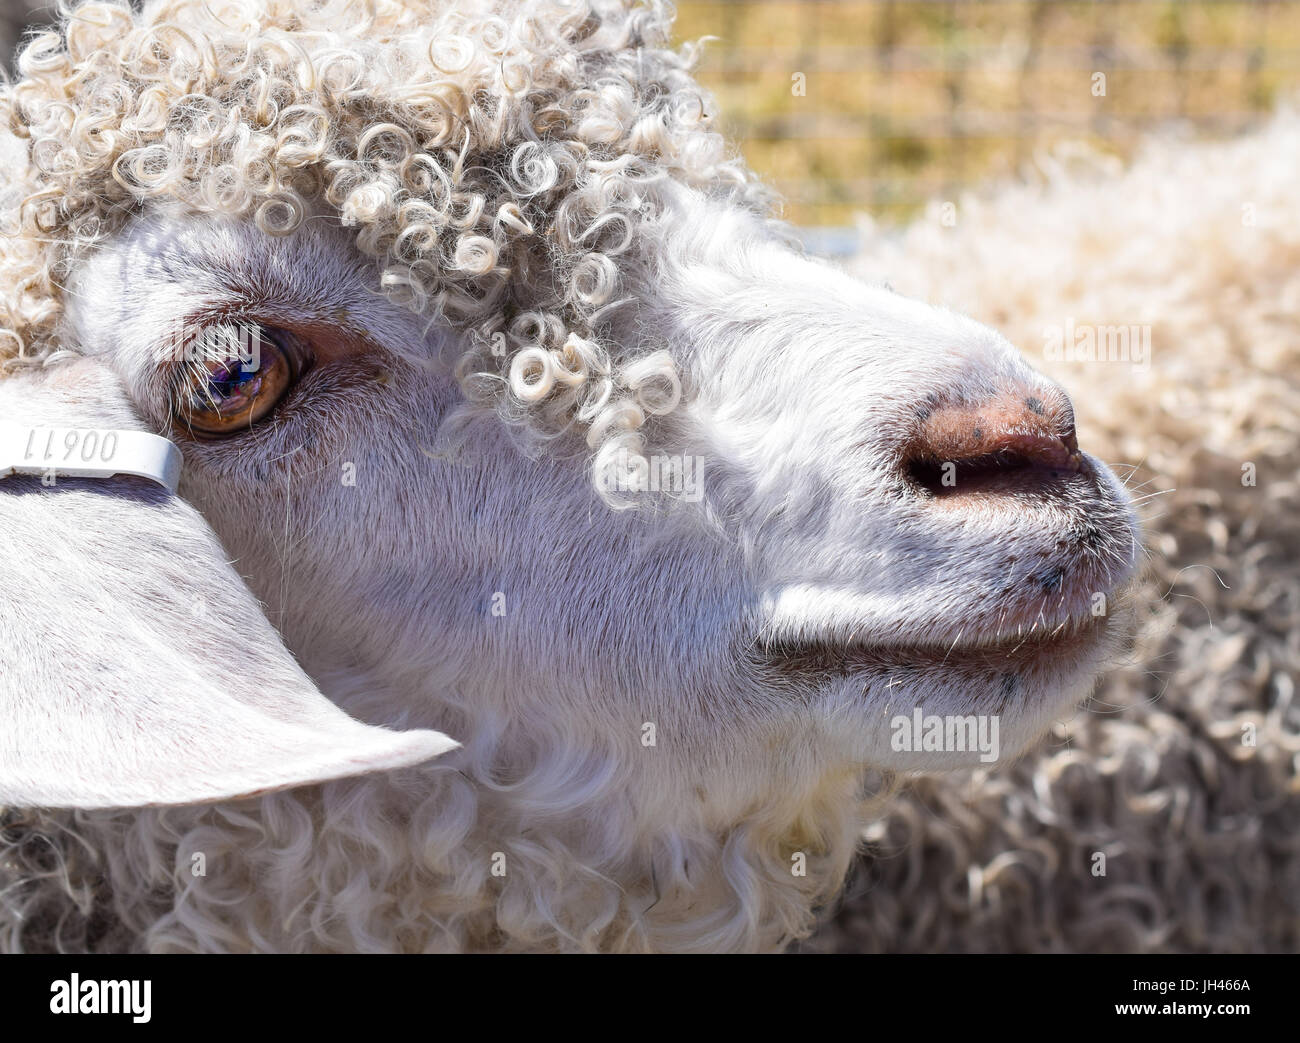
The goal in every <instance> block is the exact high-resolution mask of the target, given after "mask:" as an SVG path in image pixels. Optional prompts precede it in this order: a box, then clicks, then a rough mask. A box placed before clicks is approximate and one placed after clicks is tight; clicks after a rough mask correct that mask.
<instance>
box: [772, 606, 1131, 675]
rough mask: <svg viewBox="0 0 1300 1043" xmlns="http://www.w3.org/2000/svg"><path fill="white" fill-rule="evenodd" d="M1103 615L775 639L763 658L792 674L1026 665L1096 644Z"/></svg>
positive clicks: (1103, 628)
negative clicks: (966, 628)
mask: <svg viewBox="0 0 1300 1043" xmlns="http://www.w3.org/2000/svg"><path fill="white" fill-rule="evenodd" d="M1107 625H1108V624H1107V620H1106V619H1105V617H1097V618H1089V619H1087V620H1083V621H1067V622H1065V623H1061V624H1059V625H1057V626H1056V627H1049V628H1044V629H1041V630H1039V629H1030V630H1028V631H1027V632H1020V633H1016V632H1012V633H1007V634H1003V635H999V636H998V637H996V638H994V639H992V640H982V641H971V642H966V643H963V642H962V641H961V639H960V637H958V638H957V639H956V640H954V641H950V642H948V643H942V642H933V643H918V644H915V645H897V644H885V643H874V642H871V643H859V642H837V641H831V640H819V639H815V638H813V639H801V640H798V641H788V642H781V641H777V642H772V643H770V644H768V645H766V646H764V647H762V649H761V652H762V657H763V662H764V663H765V665H767V666H768V667H769V668H773V669H776V670H779V671H781V672H782V673H788V674H841V675H847V674H856V673H863V672H870V671H873V670H880V669H882V668H891V667H892V668H897V667H907V666H913V667H940V666H949V667H957V666H959V665H966V666H982V667H988V668H1007V667H1023V666H1026V665H1030V664H1032V663H1034V662H1037V661H1039V660H1044V659H1047V658H1050V657H1068V656H1071V655H1075V654H1077V653H1079V652H1081V651H1085V650H1087V649H1088V648H1091V647H1092V646H1094V645H1095V644H1096V642H1097V641H1098V640H1099V639H1100V637H1101V635H1102V634H1103V633H1104V632H1105V630H1106V628H1107Z"/></svg>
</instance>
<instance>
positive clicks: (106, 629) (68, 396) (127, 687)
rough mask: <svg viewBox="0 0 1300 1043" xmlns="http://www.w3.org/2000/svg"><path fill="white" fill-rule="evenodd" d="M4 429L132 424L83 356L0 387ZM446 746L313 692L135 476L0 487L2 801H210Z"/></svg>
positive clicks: (203, 526)
mask: <svg viewBox="0 0 1300 1043" xmlns="http://www.w3.org/2000/svg"><path fill="white" fill-rule="evenodd" d="M0 417H3V418H4V419H5V420H7V421H11V422H16V423H21V424H31V425H41V426H56V425H58V426H65V427H83V428H84V427H98V428H115V429H120V430H143V429H144V427H143V425H142V424H141V422H140V421H139V419H138V418H137V417H135V416H134V414H133V413H132V411H131V409H130V408H129V406H127V405H126V398H125V393H124V392H123V391H122V390H121V388H120V385H118V383H117V381H116V379H115V378H112V377H111V376H110V375H109V374H108V373H107V372H106V371H105V370H104V368H103V367H102V366H100V365H99V364H98V363H95V362H89V361H82V362H77V363H75V364H70V365H64V366H55V367H51V368H50V369H48V370H45V371H44V372H43V373H40V374H35V375H27V374H19V375H14V376H10V377H5V378H4V379H0ZM456 745H457V743H455V742H454V741H453V740H451V739H449V738H448V737H447V736H445V735H442V734H440V733H438V732H433V731H407V732H394V731H389V730H386V729H383V728H375V727H371V726H369V725H365V724H362V723H360V722H359V721H356V720H354V719H353V718H351V717H349V716H348V715H347V714H345V713H344V712H343V711H342V710H340V709H338V708H337V707H336V706H335V705H334V704H333V703H331V702H330V701H329V700H328V699H326V698H325V697H324V696H323V695H321V693H320V692H319V691H318V690H317V689H316V687H315V685H314V684H313V683H312V681H311V680H310V678H308V677H307V675H306V674H304V673H303V672H302V670H301V669H300V668H299V667H298V665H297V663H296V662H295V661H294V659H293V657H292V656H291V655H290V654H289V652H288V651H287V650H286V649H285V647H284V645H283V643H282V642H281V640H280V637H279V635H278V634H277V633H276V631H275V629H274V628H273V627H272V626H271V624H270V623H269V622H268V620H267V619H266V617H265V616H264V614H263V613H262V610H261V608H260V606H259V605H258V603H257V601H256V599H254V597H253V595H252V594H251V592H250V591H249V590H248V588H247V586H246V585H245V584H244V582H243V580H242V579H241V578H240V577H239V575H238V573H236V572H235V570H234V569H233V568H232V567H231V566H230V564H229V563H228V562H227V559H226V556H225V554H224V552H223V550H222V548H221V544H220V543H219V542H218V540H217V538H216V536H215V535H214V534H213V532H212V531H211V529H210V528H209V527H208V525H207V523H206V522H205V521H204V520H203V518H202V516H201V515H200V514H199V513H198V512H197V511H196V510H194V508H192V507H191V506H190V505H189V504H187V503H186V502H184V501H183V500H181V499H179V498H178V497H175V496H173V495H170V494H169V493H167V492H166V491H165V490H164V489H162V488H160V487H159V486H157V485H154V484H152V483H150V482H149V481H147V480H145V479H141V478H113V479H111V480H98V479H86V478H62V477H60V478H57V479H56V484H54V485H53V486H48V487H47V486H45V485H43V484H42V481H41V479H40V478H36V477H19V476H13V477H9V478H5V479H3V480H0V805H5V804H8V805H14V806H45V807H135V806H141V805H149V804H189V803H197V802H201V801H211V800H221V799H226V798H233V797H239V796H247V795H251V794H254V793H259V792H265V791H267V790H273V789H283V788H287V787H290V786H299V785H304V784H306V783H311V782H320V781H323V780H325V779H331V778H337V777H341V776H346V775H357V774H361V773H363V772H373V771H383V770H385V769H389V768H399V767H405V766H407V765H411V764H416V763H418V762H420V761H423V760H427V759H429V758H430V757H435V756H437V755H438V754H440V753H444V752H446V751H447V750H449V749H452V748H453V747H455V746H456Z"/></svg>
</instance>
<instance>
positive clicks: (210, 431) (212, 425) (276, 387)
mask: <svg viewBox="0 0 1300 1043" xmlns="http://www.w3.org/2000/svg"><path fill="white" fill-rule="evenodd" d="M221 332H222V333H225V331H221ZM228 339H229V341H230V343H229V344H220V345H218V348H219V350H217V351H215V352H211V353H210V354H209V355H208V356H207V358H206V360H205V361H204V362H202V363H201V365H200V366H199V367H198V369H197V371H196V370H194V369H191V370H190V372H189V377H188V379H189V381H190V383H189V385H188V388H187V389H186V391H185V394H184V396H183V397H182V398H181V404H180V406H179V409H178V415H179V418H180V419H181V420H183V421H184V422H185V423H186V425H187V426H188V428H189V430H191V431H193V432H198V433H201V434H206V435H225V434H232V433H234V432H235V431H238V430H247V429H248V428H249V427H250V426H251V425H252V424H254V423H256V422H257V421H258V420H260V419H261V418H262V417H264V416H266V415H268V414H269V413H270V412H271V410H272V409H273V408H274V407H275V406H276V404H277V403H278V402H279V401H280V400H281V399H282V398H283V397H284V396H285V395H286V393H287V392H288V391H289V388H290V387H291V386H292V385H293V383H294V382H295V381H296V380H297V378H298V376H299V374H300V373H301V372H302V370H303V368H304V367H305V366H306V365H308V364H309V363H310V353H309V351H308V349H307V346H306V344H305V343H304V342H302V341H301V340H300V339H299V338H296V337H294V336H292V335H291V334H288V333H285V332H284V331H272V330H270V329H268V328H266V327H257V330H256V342H255V343H256V350H253V349H250V352H251V353H250V352H245V351H244V350H243V348H242V347H240V348H239V349H238V350H236V349H235V347H234V344H235V333H233V332H231V333H229V335H228ZM247 339H248V338H245V340H247ZM245 340H241V341H239V342H238V343H239V344H241V345H242V344H243V343H245Z"/></svg>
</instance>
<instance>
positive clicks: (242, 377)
mask: <svg viewBox="0 0 1300 1043" xmlns="http://www.w3.org/2000/svg"><path fill="white" fill-rule="evenodd" d="M255 376H257V370H255V369H252V368H251V367H245V366H244V365H243V363H241V362H239V361H231V362H226V363H224V364H222V365H220V366H218V367H217V368H216V369H214V370H213V371H212V375H211V376H210V377H209V378H208V387H209V389H210V390H211V391H212V392H213V393H214V395H220V396H221V397H226V398H228V397H229V396H231V395H233V394H234V393H235V392H236V391H237V390H238V389H239V387H240V385H242V384H247V383H248V382H249V381H250V380H252V379H253V378H254V377H255Z"/></svg>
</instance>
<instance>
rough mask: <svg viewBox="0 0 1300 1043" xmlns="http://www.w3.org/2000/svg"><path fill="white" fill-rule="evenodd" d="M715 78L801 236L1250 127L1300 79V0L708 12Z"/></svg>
mask: <svg viewBox="0 0 1300 1043" xmlns="http://www.w3.org/2000/svg"><path fill="white" fill-rule="evenodd" d="M678 10H679V20H678V29H679V33H680V36H681V38H682V39H692V38H695V37H698V36H705V35H713V36H717V37H718V38H719V39H718V40H716V41H715V42H713V43H712V44H710V45H709V46H707V47H706V50H705V52H704V53H705V57H704V62H703V66H702V69H701V78H702V79H703V81H704V82H705V83H706V84H708V85H709V86H710V87H711V88H712V89H713V91H714V92H715V95H716V98H717V100H718V103H719V105H720V106H721V110H722V112H721V115H722V118H723V121H724V127H723V129H724V130H725V131H726V132H727V133H728V135H729V136H730V137H731V138H732V139H733V140H736V141H740V142H743V144H744V151H745V155H746V157H747V158H748V160H749V161H750V163H751V164H752V165H753V166H754V167H755V168H756V169H757V170H758V171H759V172H761V173H762V174H763V175H765V177H766V178H767V179H768V180H769V182H770V183H771V184H773V185H774V186H775V187H776V188H777V189H778V190H779V191H780V192H781V194H782V195H783V196H784V197H785V199H786V200H787V216H788V217H789V218H790V219H791V220H792V221H794V222H795V223H796V224H800V225H804V226H812V227H842V226H848V225H851V224H852V223H853V217H854V215H855V213H858V212H861V211H867V212H869V213H871V214H872V215H874V216H875V217H877V218H881V219H886V220H889V219H896V220H905V219H907V218H909V217H912V216H914V215H915V214H916V212H917V211H918V210H919V209H920V208H921V206H922V205H923V204H924V203H925V202H926V201H927V200H929V199H935V198H940V199H943V198H952V197H954V196H955V195H956V194H957V192H958V191H959V190H960V189H961V188H963V187H965V186H969V185H972V184H975V183H978V182H982V181H987V180H988V179H990V178H997V177H1001V176H1004V175H1009V174H1014V173H1015V172H1016V171H1017V170H1018V168H1019V167H1020V166H1021V165H1022V164H1023V163H1024V162H1025V161H1026V160H1028V159H1030V158H1032V156H1033V154H1034V153H1035V151H1036V150H1041V149H1043V148H1044V147H1048V146H1053V145H1055V144H1057V143H1059V142H1061V141H1063V140H1073V141H1077V140H1083V141H1087V142H1088V143H1090V144H1091V145H1093V146H1096V147H1099V148H1101V149H1103V150H1107V151H1111V152H1115V153H1117V154H1119V155H1121V156H1122V157H1123V158H1128V152H1129V151H1130V150H1131V149H1132V148H1133V147H1135V145H1136V143H1137V141H1138V139H1139V137H1140V136H1141V134H1142V133H1143V132H1144V131H1147V130H1150V129H1152V128H1154V127H1155V126H1164V125H1166V124H1168V123H1169V122H1171V121H1177V122H1181V123H1183V124H1185V125H1186V127H1187V129H1188V132H1189V133H1194V134H1201V135H1216V136H1217V135H1224V134H1232V133H1235V132H1239V131H1241V130H1244V129H1247V128H1249V127H1250V126H1251V125H1252V124H1254V123H1255V122H1257V121H1258V120H1259V119H1260V118H1261V116H1262V115H1263V114H1264V113H1266V112H1268V111H1269V110H1270V109H1271V108H1272V106H1273V104H1274V101H1275V99H1277V98H1278V96H1279V95H1280V94H1282V95H1284V94H1286V93H1288V92H1289V90H1290V89H1292V88H1294V87H1295V86H1296V85H1297V83H1300V4H1297V3H1295V2H1273V0H1215V2H1204V0H1174V2H1169V0H1137V2H1134V0H1118V2H1099V0H1087V2H1072V0H984V2H971V0H967V2H954V0H709V2H702V3H695V2H683V3H680V4H679V5H678Z"/></svg>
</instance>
